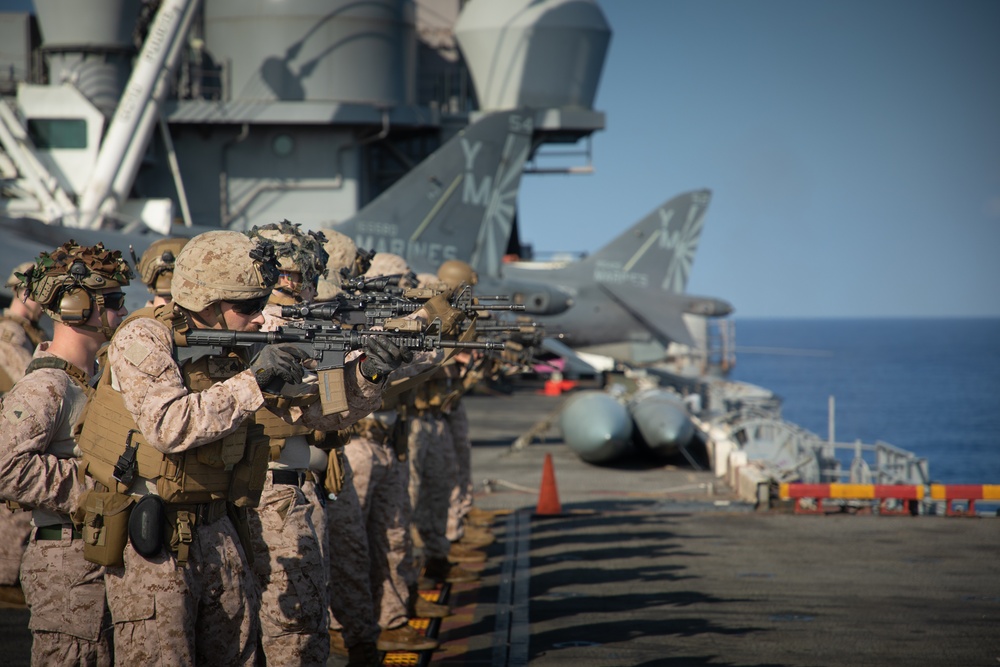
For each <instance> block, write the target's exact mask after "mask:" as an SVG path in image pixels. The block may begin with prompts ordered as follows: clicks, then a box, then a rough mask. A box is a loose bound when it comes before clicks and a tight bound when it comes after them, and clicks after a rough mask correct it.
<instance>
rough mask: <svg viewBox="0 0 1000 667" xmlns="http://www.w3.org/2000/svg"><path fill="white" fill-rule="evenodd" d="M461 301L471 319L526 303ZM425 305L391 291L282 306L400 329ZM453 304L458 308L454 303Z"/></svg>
mask: <svg viewBox="0 0 1000 667" xmlns="http://www.w3.org/2000/svg"><path fill="white" fill-rule="evenodd" d="M471 301H472V302H475V303H471V302H470V303H465V304H462V303H461V302H459V305H463V306H464V307H463V308H461V310H463V311H464V312H465V314H466V316H467V317H469V318H470V319H475V317H476V313H477V312H478V311H481V310H488V311H522V310H524V306H523V305H522V304H480V303H478V300H476V299H473V300H471ZM423 307H424V302H423V301H417V300H412V299H408V298H405V297H401V296H394V295H390V294H367V295H365V296H361V297H357V298H352V297H347V296H344V295H338V296H337V298H335V299H334V300H332V301H324V302H322V303H299V304H294V305H290V306H282V307H281V316H282V317H285V318H296V319H306V320H328V321H329V320H332V321H337V322H339V323H340V324H341V325H342V326H344V327H357V326H366V327H374V326H385V327H387V328H395V329H400V330H410V329H411V327H410V326H409V325H408V324H407V322H406V321H400V320H401V319H402V318H404V317H406V316H407V315H410V314H412V313H415V312H417V311H418V310H420V309H421V308H423ZM452 307H456V308H457V306H455V304H452Z"/></svg>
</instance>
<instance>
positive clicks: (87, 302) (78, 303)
mask: <svg viewBox="0 0 1000 667" xmlns="http://www.w3.org/2000/svg"><path fill="white" fill-rule="evenodd" d="M57 312H58V313H59V317H61V318H62V321H63V322H64V323H66V324H82V323H83V322H86V321H87V320H89V319H90V314H91V313H92V312H94V298H93V297H92V296H91V295H90V290H88V289H85V288H83V287H80V286H79V285H69V286H67V287H64V288H62V289H61V290H60V295H59V307H58V309H57Z"/></svg>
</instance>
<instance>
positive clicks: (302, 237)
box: [247, 220, 330, 284]
mask: <svg viewBox="0 0 1000 667" xmlns="http://www.w3.org/2000/svg"><path fill="white" fill-rule="evenodd" d="M247 236H248V237H250V239H251V240H259V239H263V240H265V241H269V242H271V243H272V244H273V245H274V254H275V256H276V257H277V258H278V267H279V268H280V269H281V270H282V271H296V272H298V273H301V274H302V282H303V283H306V284H312V283H314V282H315V281H316V280H318V279H319V278H320V277H321V276H326V275H327V268H326V267H327V260H328V259H329V257H330V255H329V253H327V251H326V249H325V248H324V244H325V243H326V236H325V235H324V234H323V232H314V231H312V230H309V231H303V230H302V229H301V225H299V224H293V223H291V222H289V221H288V220H282V221H281V222H272V223H269V224H267V225H264V226H263V227H258V226H257V225H254V226H253V228H252V229H251V230H250V231H248V232H247Z"/></svg>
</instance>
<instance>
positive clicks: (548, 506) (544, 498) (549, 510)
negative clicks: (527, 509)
mask: <svg viewBox="0 0 1000 667" xmlns="http://www.w3.org/2000/svg"><path fill="white" fill-rule="evenodd" d="M535 514H542V515H545V514H562V505H560V504H559V492H558V491H557V490H556V472H555V470H554V469H553V468H552V455H551V454H546V455H545V464H544V465H543V466H542V486H541V487H540V488H539V489H538V506H537V507H535Z"/></svg>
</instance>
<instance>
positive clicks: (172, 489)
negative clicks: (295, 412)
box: [77, 305, 268, 507]
mask: <svg viewBox="0 0 1000 667" xmlns="http://www.w3.org/2000/svg"><path fill="white" fill-rule="evenodd" d="M138 317H153V318H155V319H157V320H159V321H161V322H163V323H164V324H166V325H167V326H168V327H170V328H171V330H172V331H180V330H183V329H185V328H186V326H187V324H186V322H185V321H184V319H183V317H182V316H180V315H179V314H178V315H176V316H175V315H174V313H173V308H172V306H171V305H167V306H157V307H156V308H143V309H141V310H138V311H136V312H135V313H133V314H132V315H131V316H129V318H128V319H126V322H128V321H130V320H132V319H135V318H138ZM246 368H247V361H246V360H245V359H244V358H243V357H242V356H240V354H239V353H237V352H235V351H233V352H230V353H229V354H227V355H224V356H221V357H210V356H204V357H200V358H198V359H195V360H192V361H188V362H185V363H184V364H183V366H182V367H181V376H182V377H183V378H184V384H185V386H186V387H187V388H188V389H189V390H190V391H192V392H198V391H204V390H205V389H208V388H209V387H211V386H212V385H214V384H216V383H218V382H221V381H223V380H225V379H226V378H229V377H232V376H234V375H236V374H237V373H239V372H241V371H243V370H244V369H246ZM107 370H108V369H105V372H104V373H103V374H102V375H101V378H100V380H99V382H98V384H97V390H96V392H95V393H94V396H93V398H92V399H91V401H90V404H89V405H88V408H87V411H86V413H85V414H84V416H83V418H82V427H81V428H80V433H79V436H78V438H77V442H78V443H79V446H80V449H81V450H82V452H83V460H84V461H86V462H87V464H88V467H87V473H88V474H89V475H90V476H91V477H93V478H94V479H96V480H97V481H98V482H100V483H101V484H104V485H105V486H107V487H108V488H109V489H111V490H115V491H118V492H119V493H126V492H127V491H128V489H129V487H130V486H131V478H130V476H129V474H130V472H131V473H132V474H133V475H134V476H137V477H142V478H145V479H147V480H151V481H154V482H155V484H156V493H157V495H159V496H160V497H162V498H163V500H164V501H166V502H168V503H179V504H201V503H209V502H213V501H217V500H225V501H228V502H231V503H234V504H235V505H237V506H240V507H248V506H249V507H253V506H256V505H257V503H258V501H259V500H260V493H261V491H262V490H263V488H264V478H265V475H266V474H267V457H268V447H267V438H266V437H265V436H264V433H263V429H262V428H261V427H260V426H259V425H258V424H256V423H255V420H248V421H246V422H244V423H243V424H241V425H240V426H239V428H237V429H236V430H235V431H234V432H232V433H230V434H229V435H227V436H225V437H223V438H221V439H220V440H216V441H215V442H212V443H208V444H206V445H202V446H200V447H197V448H195V449H192V450H189V451H186V452H183V453H180V454H164V453H162V452H160V451H158V450H157V449H155V448H154V447H153V446H152V445H150V444H148V443H147V442H146V440H145V438H144V437H143V435H142V433H141V431H140V430H139V428H138V427H137V426H136V423H135V420H134V419H133V418H132V415H131V413H129V411H128V410H127V409H126V408H125V402H124V400H123V398H122V395H121V393H120V392H118V391H116V390H115V389H114V388H113V387H112V386H111V373H110V372H107ZM132 461H134V465H133V464H132V463H131V462H132Z"/></svg>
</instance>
